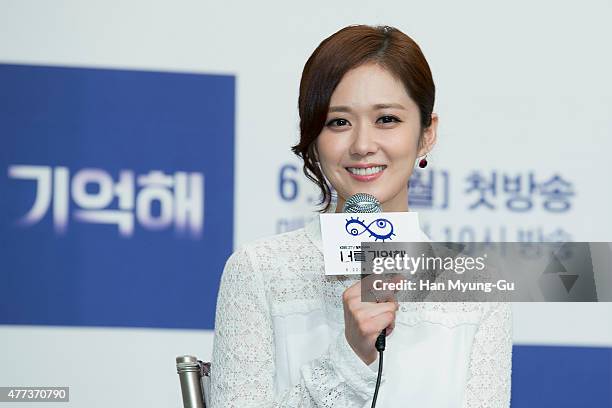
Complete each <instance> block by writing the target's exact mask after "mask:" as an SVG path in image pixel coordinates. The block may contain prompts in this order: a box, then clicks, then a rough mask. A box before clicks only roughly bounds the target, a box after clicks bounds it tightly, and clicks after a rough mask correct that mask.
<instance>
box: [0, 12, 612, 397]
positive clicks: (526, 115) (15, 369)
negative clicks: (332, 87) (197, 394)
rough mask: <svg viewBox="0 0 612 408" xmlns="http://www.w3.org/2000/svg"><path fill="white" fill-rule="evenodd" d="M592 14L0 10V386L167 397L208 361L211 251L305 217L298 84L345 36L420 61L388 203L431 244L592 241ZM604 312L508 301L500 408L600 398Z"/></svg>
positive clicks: (609, 365)
mask: <svg viewBox="0 0 612 408" xmlns="http://www.w3.org/2000/svg"><path fill="white" fill-rule="evenodd" d="M611 11H612V6H611V5H610V3H609V2H595V1H594V2H590V3H585V4H581V5H580V6H578V5H575V6H574V5H562V4H557V3H551V4H549V5H547V4H544V3H541V4H538V3H532V2H527V1H519V2H512V3H509V2H508V3H505V4H495V5H492V4H490V3H489V2H484V1H479V2H471V3H469V4H464V3H457V2H448V3H447V4H440V3H438V4H430V3H423V2H390V3H387V4H386V5H385V7H382V6H381V5H373V4H362V5H358V4H355V3H353V2H350V3H349V2H346V3H326V2H317V1H315V2H309V3H308V5H301V6H300V7H297V6H296V5H291V4H289V3H278V4H260V3H248V4H247V3H245V4H232V3H231V2H222V3H209V4H206V3H204V2H195V1H185V2H175V3H172V4H170V3H165V4H151V2H144V1H127V2H126V1H121V2H119V1H110V2H109V1H104V2H103V1H97V0H96V1H90V2H87V3H84V2H76V1H63V2H62V1H60V2H53V3H50V2H49V3H42V2H34V1H31V0H26V1H23V0H22V1H6V0H0V27H2V35H0V221H1V228H2V229H1V231H0V252H1V256H0V273H1V275H0V282H1V284H0V367H1V369H0V386H37V385H41V386H70V387H71V388H70V403H69V404H68V405H67V406H75V407H107V406H140V405H145V404H146V405H147V406H151V407H168V406H176V407H178V406H180V404H181V401H180V394H179V388H178V380H177V378H176V373H175V371H174V366H173V359H174V357H175V356H176V355H179V354H187V353H191V354H196V355H198V356H199V357H200V358H202V359H209V358H210V355H211V346H212V330H213V328H214V309H215V301H216V294H217V290H218V284H219V279H220V276H221V272H222V268H223V265H224V262H225V260H226V259H227V257H228V256H229V254H230V253H231V252H232V250H233V249H234V248H237V247H238V246H240V245H242V244H244V243H246V242H248V241H251V240H253V239H255V238H258V237H263V236H267V235H271V234H275V233H280V232H285V231H289V230H292V229H296V228H299V227H301V226H302V225H303V223H304V222H305V221H307V220H308V219H310V218H311V217H313V216H314V213H313V212H312V210H313V208H314V207H313V205H314V202H315V201H316V199H317V192H316V189H315V188H314V187H312V186H310V185H309V184H308V182H307V181H306V179H305V178H304V177H303V176H302V175H301V171H300V163H299V161H298V160H297V159H296V158H295V157H293V156H292V155H291V154H290V151H289V146H290V145H291V144H293V143H295V141H296V140H297V138H298V117H297V108H296V107H297V92H298V83H299V77H300V74H301V69H302V68H303V64H304V62H305V61H306V59H307V58H308V56H309V55H310V53H311V52H312V51H313V50H314V48H315V47H316V46H317V45H318V44H319V42H320V41H321V40H322V39H323V38H325V37H326V36H328V35H330V34H332V33H333V32H335V31H337V30H338V29H339V28H341V27H343V26H345V25H348V24H354V23H367V24H388V25H394V26H397V27H398V28H400V29H401V30H403V31H404V32H406V33H407V34H409V35H411V36H412V37H413V38H414V39H415V40H416V41H417V42H418V43H419V44H420V45H421V47H422V49H423V51H424V53H425V55H426V56H427V58H428V60H429V62H430V65H431V68H432V71H433V74H434V78H435V81H436V85H437V101H436V109H435V110H436V111H437V112H438V114H439V116H440V132H439V142H438V146H437V147H436V148H435V150H434V152H433V154H432V155H430V157H429V162H430V166H428V168H427V169H426V170H425V171H418V172H416V173H415V174H414V176H413V178H412V179H411V181H410V183H411V185H410V191H411V197H410V207H411V209H412V210H413V211H417V212H419V214H420V219H421V224H422V226H423V228H424V229H425V230H426V231H427V232H428V233H429V235H430V236H431V238H432V239H434V240H442V241H451V240H457V241H482V240H491V241H552V240H575V241H579V240H584V241H612V233H610V230H611V227H612V221H611V217H610V215H609V214H610V208H611V204H612V189H611V188H610V184H609V180H608V177H609V176H610V174H611V173H612V164H611V162H610V160H609V157H608V152H609V151H610V150H611V149H612V139H611V138H610V132H611V131H612V122H611V118H610V112H611V111H612V100H611V95H612V93H611V91H612V81H611V80H610V78H609V72H612V58H611V57H610V55H609V53H606V52H605V51H604V50H605V49H607V39H609V38H610V37H611V35H612V28H610V26H609V24H606V23H607V22H608V20H609V17H610V15H611ZM608 300H610V299H608ZM611 305H612V304H610V303H599V304H563V303H558V304H515V305H514V341H515V347H514V355H513V374H512V381H513V383H512V406H513V407H529V406H540V407H547V406H550V407H552V406H554V407H574V406H594V407H607V406H612V394H611V391H610V389H611V386H612V375H611V370H612V348H611V347H612V325H610V318H611V316H612V307H611ZM7 406H11V404H7ZM15 406H21V405H18V404H15Z"/></svg>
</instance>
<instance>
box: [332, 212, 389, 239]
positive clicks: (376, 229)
mask: <svg viewBox="0 0 612 408" xmlns="http://www.w3.org/2000/svg"><path fill="white" fill-rule="evenodd" d="M344 229H345V230H346V232H348V233H349V234H350V235H352V236H354V237H356V236H359V235H361V234H363V233H365V232H368V233H369V234H370V237H374V238H375V240H376V241H378V240H379V239H380V240H382V241H383V242H385V240H387V239H388V240H391V239H392V238H391V237H392V236H394V235H395V233H394V232H393V224H391V221H389V220H387V219H385V218H377V219H375V220H374V221H372V222H371V223H369V224H367V225H366V224H365V222H363V221H361V220H360V219H359V217H357V218H352V217H351V218H350V219H348V220H346V225H345V226H344Z"/></svg>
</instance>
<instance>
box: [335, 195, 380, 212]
mask: <svg viewBox="0 0 612 408" xmlns="http://www.w3.org/2000/svg"><path fill="white" fill-rule="evenodd" d="M342 212H345V213H379V212H382V208H381V207H380V202H379V201H378V199H377V198H376V197H374V196H373V195H372V194H367V193H357V194H353V195H352V196H350V197H349V198H348V200H346V202H345V203H344V207H342Z"/></svg>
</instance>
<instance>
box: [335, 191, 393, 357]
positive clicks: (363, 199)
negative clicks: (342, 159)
mask: <svg viewBox="0 0 612 408" xmlns="http://www.w3.org/2000/svg"><path fill="white" fill-rule="evenodd" d="M342 212H345V213H380V212H382V208H381V206H380V201H378V199H377V198H376V197H374V196H373V195H372V194H367V193H357V194H353V195H352V196H350V197H349V198H348V199H347V200H346V202H345V203H344V207H342ZM386 335H387V329H383V330H382V332H380V334H379V335H378V338H377V339H376V350H378V351H383V350H384V349H385V337H386Z"/></svg>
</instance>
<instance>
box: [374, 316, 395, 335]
mask: <svg viewBox="0 0 612 408" xmlns="http://www.w3.org/2000/svg"><path fill="white" fill-rule="evenodd" d="M371 322H372V326H373V327H374V330H375V332H376V333H380V332H381V331H382V329H385V328H387V327H395V313H393V312H384V313H381V314H379V315H377V316H375V317H373V318H372V320H371Z"/></svg>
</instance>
